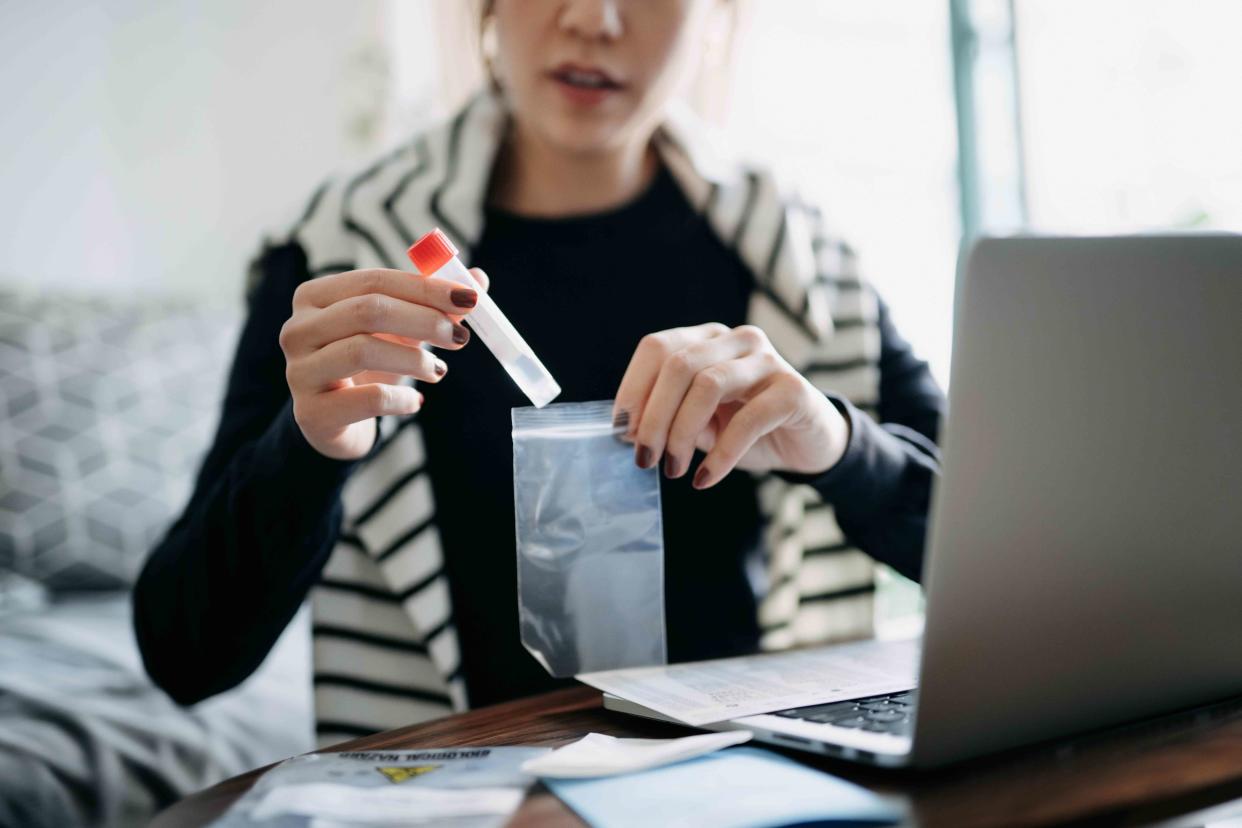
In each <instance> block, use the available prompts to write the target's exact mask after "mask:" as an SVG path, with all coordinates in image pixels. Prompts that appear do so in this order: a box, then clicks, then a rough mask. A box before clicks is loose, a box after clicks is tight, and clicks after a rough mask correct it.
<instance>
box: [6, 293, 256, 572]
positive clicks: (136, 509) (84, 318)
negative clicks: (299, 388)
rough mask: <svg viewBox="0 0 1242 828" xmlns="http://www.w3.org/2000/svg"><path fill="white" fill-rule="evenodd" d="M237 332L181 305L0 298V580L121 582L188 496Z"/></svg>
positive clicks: (224, 315)
mask: <svg viewBox="0 0 1242 828" xmlns="http://www.w3.org/2000/svg"><path fill="white" fill-rule="evenodd" d="M237 321H238V316H237V314H236V313H235V312H233V311H229V310H224V309H220V308H218V307H211V308H204V307H200V306H199V304H197V303H195V302H194V301H192V300H189V299H178V298H169V297H129V298H126V297H119V298H118V297H109V298H100V297H86V296H75V295H66V294H49V293H45V292H34V291H21V290H14V289H7V288H4V289H0V573H3V572H6V571H7V572H13V573H16V574H18V575H22V576H25V577H27V578H31V579H34V580H36V581H39V582H41V583H43V584H44V585H46V586H47V587H48V588H50V589H51V590H53V591H57V592H64V591H76V590H98V589H114V588H117V587H124V586H126V585H128V584H129V583H131V582H132V580H133V578H134V577H135V575H136V574H137V571H138V569H139V568H140V566H141V564H142V561H143V559H144V558H145V556H146V554H147V552H148V551H149V550H150V548H151V546H152V545H153V544H154V543H155V542H156V541H157V540H158V538H159V537H160V536H161V534H162V533H163V532H164V530H165V528H166V527H167V525H168V523H169V521H170V520H172V519H173V518H174V517H175V515H176V514H177V513H178V512H179V510H180V509H181V507H182V506H183V505H184V502H185V499H186V497H187V496H188V494H189V490H190V486H191V484H192V482H193V474H194V472H195V470H196V467H197V465H198V463H199V461H200V458H201V456H202V453H203V452H204V451H205V450H206V447H207V444H208V441H209V440H210V437H211V433H212V431H213V429H214V427H215V423H216V419H217V417H218V403H219V399H220V396H221V393H222V391H223V383H224V374H225V371H226V370H227V367H228V361H229V354H230V351H231V349H232V347H233V345H234V340H235V335H236V325H237Z"/></svg>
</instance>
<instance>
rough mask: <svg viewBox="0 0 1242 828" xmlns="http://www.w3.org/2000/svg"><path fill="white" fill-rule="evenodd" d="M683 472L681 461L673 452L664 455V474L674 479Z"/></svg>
mask: <svg viewBox="0 0 1242 828" xmlns="http://www.w3.org/2000/svg"><path fill="white" fill-rule="evenodd" d="M680 474H681V463H679V462H677V458H676V457H674V456H673V455H671V454H665V455H664V476H665V477H667V478H669V479H672V478H674V477H677V476H678V475H680Z"/></svg>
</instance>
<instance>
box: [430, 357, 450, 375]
mask: <svg viewBox="0 0 1242 828" xmlns="http://www.w3.org/2000/svg"><path fill="white" fill-rule="evenodd" d="M432 370H433V371H435V372H436V376H437V377H442V376H444V375H445V374H446V373H447V372H448V366H447V365H445V364H444V360H442V359H437V360H436V364H435V367H434V368H433V369H432Z"/></svg>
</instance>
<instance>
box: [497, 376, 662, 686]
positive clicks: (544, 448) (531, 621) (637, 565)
mask: <svg viewBox="0 0 1242 828" xmlns="http://www.w3.org/2000/svg"><path fill="white" fill-rule="evenodd" d="M621 433H622V431H621V429H619V428H615V427H614V426H613V424H612V403H611V402H609V401H601V402H585V403H559V404H556V405H549V406H546V407H544V408H515V409H513V500H514V506H515V513H516V523H517V565H518V613H519V622H520V626H521V634H522V645H523V646H524V647H526V649H527V650H528V651H529V652H530V654H531V655H533V656H534V657H535V658H536V659H537V660H538V661H539V663H540V664H542V665H543V667H544V669H546V670H547V671H548V672H549V673H551V674H552V675H553V676H558V677H561V676H572V675H575V674H577V673H588V672H593V671H595V670H610V669H614V668H619V667H636V666H640V665H645V664H664V663H666V662H667V661H668V650H667V646H666V643H665V634H664V527H663V522H662V519H661V513H660V478H659V472H658V471H657V470H656V469H654V468H652V469H640V468H638V466H637V465H635V463H634V451H633V449H632V447H631V446H629V445H628V444H626V443H625V442H623V441H622V440H621Z"/></svg>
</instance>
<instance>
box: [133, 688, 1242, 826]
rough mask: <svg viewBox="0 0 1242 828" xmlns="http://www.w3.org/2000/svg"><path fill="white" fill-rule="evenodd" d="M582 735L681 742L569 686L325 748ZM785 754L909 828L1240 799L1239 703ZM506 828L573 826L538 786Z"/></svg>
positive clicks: (194, 805) (197, 807) (236, 786)
mask: <svg viewBox="0 0 1242 828" xmlns="http://www.w3.org/2000/svg"><path fill="white" fill-rule="evenodd" d="M590 731H596V732H599V733H609V734H612V735H614V736H639V737H642V736H647V737H670V736H684V735H686V734H687V730H685V729H683V728H680V727H677V726H674V725H665V724H661V723H658V722H649V721H644V720H641V719H636V718H632V717H629V716H623V715H620V714H617V713H612V712H610V711H606V710H604V709H603V708H602V707H601V705H600V695H599V693H598V691H594V690H590V689H588V688H585V687H579V688H574V689H570V690H562V691H559V692H556V693H549V694H547V695H544V696H536V697H534V698H530V699H523V700H520V701H516V702H509V703H507V704H501V705H496V706H494V707H487V708H482V709H480V710H474V711H471V712H469V713H463V714H460V715H457V716H450V717H448V718H445V719H440V720H437V721H434V722H427V723H425V724H420V725H414V726H412V727H406V728H401V729H399V730H391V731H388V732H387V733H380V734H376V735H374V736H368V737H364V738H361V739H355V740H353V741H350V742H344V743H342V744H340V745H336V746H335V747H333V748H332V750H376V749H402V748H432V747H454V746H463V745H547V746H556V745H562V744H565V743H567V742H570V741H573V740H575V739H578V738H580V737H581V736H583V735H585V734H586V733H588V732H590ZM781 752H784V751H781ZM787 755H790V756H793V757H795V758H797V759H799V760H802V761H805V762H807V763H808V764H811V765H813V766H815V767H818V768H821V769H823V770H825V771H827V772H829V773H833V774H836V775H838V776H841V777H844V778H846V779H850V780H852V781H854V782H857V783H859V784H861V785H865V786H866V787H868V788H871V789H873V790H875V791H877V792H879V793H883V794H886V795H890V796H893V797H895V798H896V799H897V800H898V801H899V802H902V803H904V805H905V806H906V807H907V808H908V814H909V821H910V823H911V824H914V825H924V826H941V825H944V826H955V828H969V827H970V826H993V825H995V826H1020V825H1048V824H1064V823H1075V824H1081V823H1090V824H1103V825H1145V824H1149V823H1151V822H1152V821H1155V820H1159V819H1165V818H1168V817H1171V816H1174V815H1177V814H1184V813H1187V812H1191V811H1196V810H1199V809H1201V808H1207V807H1210V806H1213V805H1217V804H1219V803H1222V802H1228V801H1230V800H1234V799H1238V798H1242V705H1233V706H1230V707H1228V708H1220V709H1217V710H1215V711H1213V712H1212V713H1211V714H1210V715H1203V716H1200V717H1198V719H1197V720H1195V721H1193V722H1192V721H1188V720H1186V719H1185V718H1184V717H1183V718H1182V719H1179V720H1178V721H1176V722H1174V723H1170V722H1167V721H1166V722H1154V723H1150V724H1146V725H1140V726H1136V727H1133V728H1129V729H1127V730H1123V731H1112V732H1109V733H1106V734H1102V735H1098V736H1093V737H1089V738H1084V739H1080V740H1078V741H1077V742H1074V743H1062V744H1060V745H1056V746H1051V747H1047V746H1045V747H1037V748H1030V749H1026V750H1022V751H1013V752H1010V753H1007V754H1003V755H1001V756H993V757H988V758H984V759H979V760H975V761H973V762H970V763H967V764H964V765H957V766H954V767H951V768H947V769H941V770H937V771H932V772H922V773H915V772H910V771H896V772H895V771H883V770H878V769H869V768H860V767H857V766H854V765H850V764H847V763H844V762H840V761H835V760H831V759H819V758H814V757H808V756H807V755H806V754H800V753H788V754H787ZM265 770H266V768H260V769H258V770H255V771H251V772H250V773H247V774H243V775H242V776H238V777H235V778H233V779H229V780H227V781H225V782H221V783H220V784H218V785H216V786H215V787H212V788H208V789H207V790H205V791H202V792H200V793H197V794H194V795H193V796H190V797H188V798H186V799H184V800H182V801H181V802H178V803H177V804H175V805H173V806H172V807H171V808H169V809H168V810H166V811H164V812H163V813H162V814H160V815H159V817H157V818H156V820H155V822H154V823H153V826H154V828H181V827H182V826H199V825H203V824H205V823H207V822H210V821H211V820H213V819H215V818H216V817H217V816H219V815H220V814H221V813H223V811H224V809H225V808H227V807H228V806H229V805H230V804H231V803H232V802H233V801H234V800H235V799H237V797H238V796H240V795H241V794H242V793H243V792H244V791H246V790H247V789H248V788H249V787H250V786H251V785H252V784H253V783H254V781H255V780H256V779H257V778H258V777H259V775H260V774H262V773H263V772H264V771H265ZM511 824H512V825H514V826H533V825H539V826H545V825H581V824H582V823H581V822H580V821H579V820H578V819H577V817H576V816H575V815H574V814H573V813H572V812H571V811H569V810H568V809H566V808H565V806H563V805H562V804H561V803H560V801H559V800H558V799H556V798H555V797H553V796H552V795H551V794H550V793H549V792H548V791H547V790H546V789H544V788H542V787H537V788H535V789H534V790H533V791H532V793H531V795H530V796H528V797H527V799H526V802H525V803H524V804H523V805H522V808H521V810H520V811H518V813H517V815H516V816H515V818H514V820H513V822H512V823H511Z"/></svg>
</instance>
